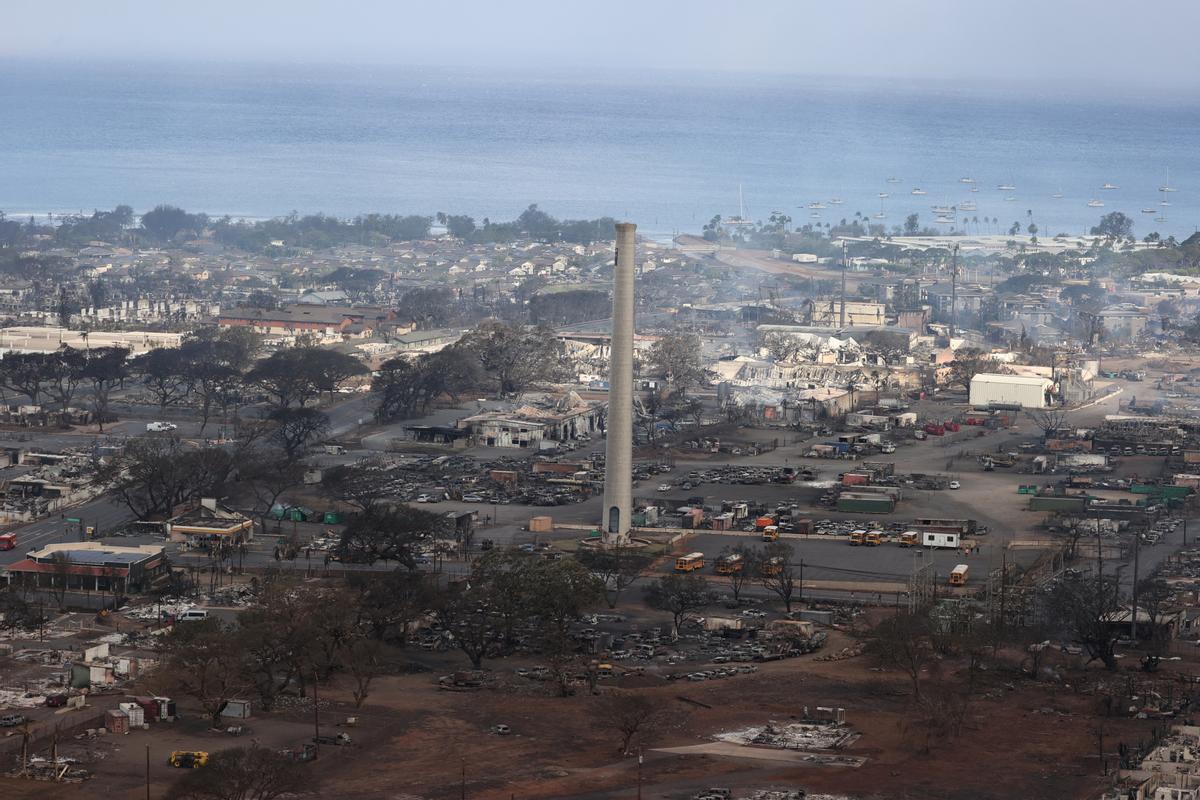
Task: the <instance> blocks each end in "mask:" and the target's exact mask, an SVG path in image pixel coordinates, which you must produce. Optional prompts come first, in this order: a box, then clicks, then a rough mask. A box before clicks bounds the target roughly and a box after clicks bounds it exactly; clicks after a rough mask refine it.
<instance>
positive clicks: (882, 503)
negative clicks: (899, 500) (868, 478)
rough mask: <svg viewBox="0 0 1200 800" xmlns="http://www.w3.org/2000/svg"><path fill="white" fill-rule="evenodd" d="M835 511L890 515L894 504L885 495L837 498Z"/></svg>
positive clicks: (843, 495) (844, 495)
mask: <svg viewBox="0 0 1200 800" xmlns="http://www.w3.org/2000/svg"><path fill="white" fill-rule="evenodd" d="M837 510H838V511H843V512H850V513H861V514H890V513H891V512H893V511H895V510H896V502H895V501H894V500H893V499H892V498H891V497H888V496H887V495H864V494H856V495H847V494H846V493H845V492H843V493H842V495H841V496H840V497H839V498H838V501H837Z"/></svg>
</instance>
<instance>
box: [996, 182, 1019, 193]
mask: <svg viewBox="0 0 1200 800" xmlns="http://www.w3.org/2000/svg"><path fill="white" fill-rule="evenodd" d="M996 189H997V190H998V191H1001V192H1015V191H1016V190H1017V187H1016V186H1013V185H1012V184H1011V183H1002V184H1000V185H999V186H997V187H996Z"/></svg>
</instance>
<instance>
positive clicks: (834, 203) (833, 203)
mask: <svg viewBox="0 0 1200 800" xmlns="http://www.w3.org/2000/svg"><path fill="white" fill-rule="evenodd" d="M844 202H846V201H845V200H843V199H842V198H840V197H835V198H833V199H832V200H830V201H829V205H831V206H840V205H841V204H842V203H844Z"/></svg>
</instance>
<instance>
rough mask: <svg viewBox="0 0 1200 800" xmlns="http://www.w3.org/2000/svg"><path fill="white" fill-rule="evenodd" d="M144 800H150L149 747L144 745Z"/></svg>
mask: <svg viewBox="0 0 1200 800" xmlns="http://www.w3.org/2000/svg"><path fill="white" fill-rule="evenodd" d="M146 800H150V745H146Z"/></svg>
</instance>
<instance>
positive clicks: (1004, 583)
mask: <svg viewBox="0 0 1200 800" xmlns="http://www.w3.org/2000/svg"><path fill="white" fill-rule="evenodd" d="M1007 593H1008V553H1006V552H1005V551H1004V550H1003V549H1001V550H1000V626H1001V628H1003V627H1004V625H1005V620H1006V619H1007V617H1005V615H1004V612H1005V609H1004V606H1005V601H1006V600H1007Z"/></svg>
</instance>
